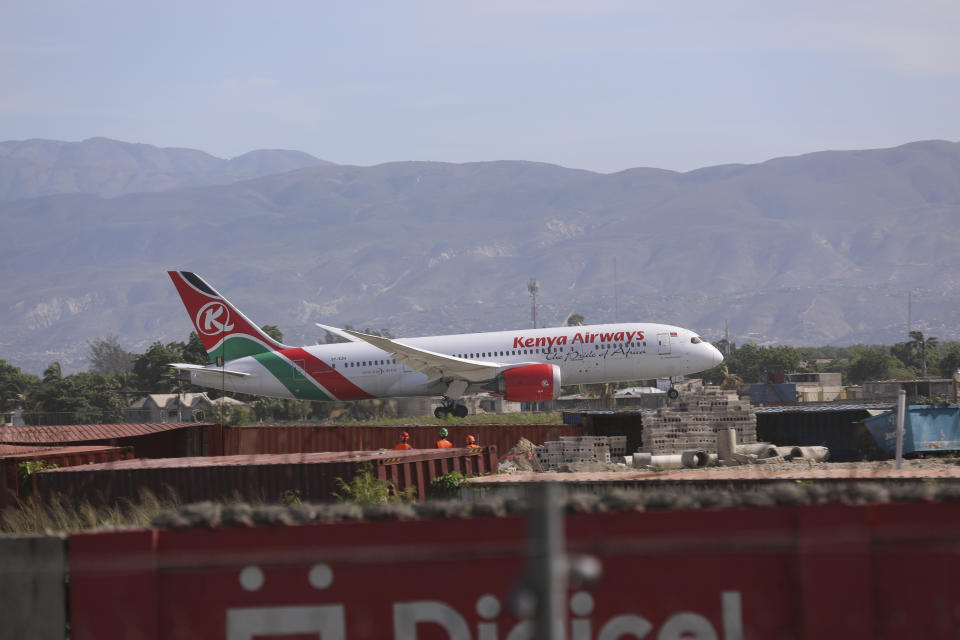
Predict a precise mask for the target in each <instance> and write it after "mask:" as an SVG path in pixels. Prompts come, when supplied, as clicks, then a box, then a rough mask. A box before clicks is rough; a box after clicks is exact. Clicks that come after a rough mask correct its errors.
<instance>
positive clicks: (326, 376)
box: [279, 347, 376, 400]
mask: <svg viewBox="0 0 960 640" xmlns="http://www.w3.org/2000/svg"><path fill="white" fill-rule="evenodd" d="M279 353H281V354H283V355H284V356H285V357H287V358H289V359H290V360H291V361H296V360H302V361H303V362H304V364H305V366H304V372H303V373H304V375H307V376H309V377H310V378H312V379H314V380H316V381H317V382H318V383H319V384H320V385H321V386H322V387H323V388H324V389H326V390H327V391H329V392H330V393H331V394H333V396H334V397H335V398H336V399H337V400H369V399H371V398H375V397H376V396H372V395H370V394H369V393H367V392H366V391H364V390H363V389H361V388H360V387H358V386H357V385H355V384H353V383H352V382H350V381H349V380H347V378H346V377H345V376H344V375H343V374H341V373H340V372H339V371H337V370H336V369H334V368H333V367H331V366H330V365H328V364H327V363H326V362H324V361H323V360H321V359H320V358H318V357H316V356H314V355H311V354H310V352H309V351H307V350H306V349H302V348H300V347H295V348H292V349H284V350H283V351H280V352H279Z"/></svg>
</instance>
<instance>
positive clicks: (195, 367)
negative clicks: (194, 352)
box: [170, 362, 251, 378]
mask: <svg viewBox="0 0 960 640" xmlns="http://www.w3.org/2000/svg"><path fill="white" fill-rule="evenodd" d="M170 366H171V367H173V368H174V369H178V370H180V371H204V372H206V373H211V374H217V375H220V374H221V373H223V374H226V375H228V376H233V377H235V378H246V377H247V376H249V375H251V374H249V373H246V372H244V371H230V370H229V369H222V368H220V367H217V368H211V367H205V366H203V365H200V364H184V363H182V362H177V363H173V364H171V365H170Z"/></svg>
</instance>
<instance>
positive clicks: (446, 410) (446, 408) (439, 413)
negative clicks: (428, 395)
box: [433, 398, 467, 420]
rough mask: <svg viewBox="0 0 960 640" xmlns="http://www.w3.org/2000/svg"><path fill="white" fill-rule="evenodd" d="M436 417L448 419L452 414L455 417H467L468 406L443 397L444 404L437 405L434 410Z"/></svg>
mask: <svg viewBox="0 0 960 640" xmlns="http://www.w3.org/2000/svg"><path fill="white" fill-rule="evenodd" d="M433 415H434V417H436V418H437V420H446V419H447V418H449V417H450V416H451V415H453V417H454V418H466V417H467V407H466V405H463V404H457V403H456V402H454V401H453V400H449V399H447V398H444V399H443V406H440V407H437V408H436V409H434V410H433Z"/></svg>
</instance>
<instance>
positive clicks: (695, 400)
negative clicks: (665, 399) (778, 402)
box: [639, 387, 757, 455]
mask: <svg viewBox="0 0 960 640" xmlns="http://www.w3.org/2000/svg"><path fill="white" fill-rule="evenodd" d="M730 428H733V429H736V431H737V442H739V443H741V444H752V443H755V442H756V441H757V416H756V415H755V414H754V412H753V407H751V406H750V403H749V402H747V401H745V400H740V399H739V397H738V396H737V393H736V391H724V390H721V389H720V388H719V387H704V389H703V390H702V391H699V392H696V393H688V394H684V395H683V396H682V397H681V399H680V401H678V402H677V403H676V404H674V405H673V406H670V407H661V408H660V409H657V412H656V413H655V414H653V415H644V416H643V445H642V446H641V447H640V449H639V451H640V452H642V453H651V454H654V455H661V454H676V453H683V452H684V451H689V450H691V449H700V450H706V451H715V450H716V448H717V432H718V431H721V430H726V429H730Z"/></svg>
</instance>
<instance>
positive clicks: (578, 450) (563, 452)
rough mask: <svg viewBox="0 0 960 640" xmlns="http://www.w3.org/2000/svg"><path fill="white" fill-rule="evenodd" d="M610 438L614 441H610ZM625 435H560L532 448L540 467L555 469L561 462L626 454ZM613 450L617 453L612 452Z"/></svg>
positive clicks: (590, 459)
mask: <svg viewBox="0 0 960 640" xmlns="http://www.w3.org/2000/svg"><path fill="white" fill-rule="evenodd" d="M611 440H613V441H615V443H613V444H612V443H611ZM626 446H627V438H626V436H614V437H611V438H608V437H605V436H561V437H560V440H551V441H549V442H545V443H544V444H543V445H542V446H539V447H535V448H534V454H535V455H536V457H537V462H538V463H539V465H540V468H541V469H542V470H544V471H548V470H556V469H557V468H558V467H559V466H560V465H562V464H573V463H577V462H610V461H611V459H616V458H617V456H619V458H620V460H622V459H623V456H624V455H626ZM613 451H617V452H618V453H616V454H613V455H611V454H612V452H613Z"/></svg>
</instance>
